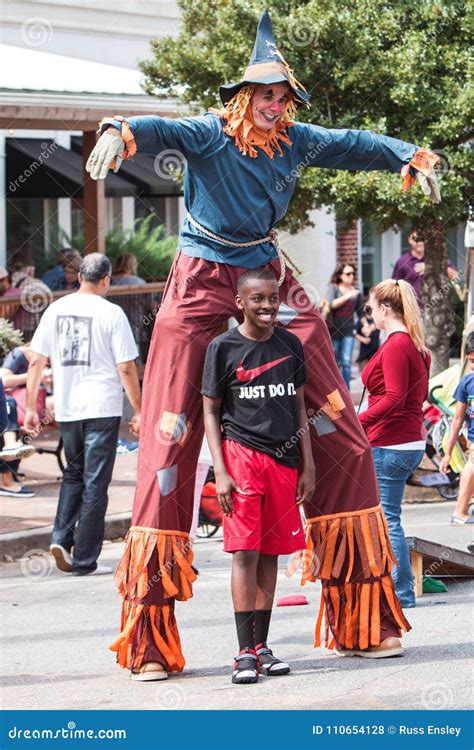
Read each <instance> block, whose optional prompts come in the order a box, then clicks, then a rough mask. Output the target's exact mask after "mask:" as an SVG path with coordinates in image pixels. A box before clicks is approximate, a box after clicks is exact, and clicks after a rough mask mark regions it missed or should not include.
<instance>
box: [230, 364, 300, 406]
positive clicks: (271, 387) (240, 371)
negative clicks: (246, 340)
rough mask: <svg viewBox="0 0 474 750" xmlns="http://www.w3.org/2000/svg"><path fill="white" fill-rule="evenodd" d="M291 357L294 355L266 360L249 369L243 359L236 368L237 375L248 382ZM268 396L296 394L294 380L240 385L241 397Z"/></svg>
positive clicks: (240, 379) (239, 379)
mask: <svg viewBox="0 0 474 750" xmlns="http://www.w3.org/2000/svg"><path fill="white" fill-rule="evenodd" d="M291 357H292V355H291V354H288V355H287V356H286V357H280V358H279V359H274V360H272V361H271V362H265V364H262V365H259V366H258V367H252V368H251V369H248V370H247V369H246V368H245V367H244V365H243V360H241V361H240V362H239V364H238V365H237V368H236V370H235V377H236V378H237V380H238V381H239V382H241V383H242V382H243V383H246V382H248V381H249V380H254V379H255V378H258V377H259V375H263V374H264V373H265V372H268V371H269V370H272V369H273V368H274V367H276V366H277V365H279V364H281V363H282V362H285V361H286V360H287V359H291ZM276 377H277V376H276ZM266 396H268V397H269V398H274V397H275V396H296V389H295V384H294V383H293V382H292V381H286V382H284V383H268V384H267V385H242V386H240V393H239V398H243V399H248V398H265V397H266Z"/></svg>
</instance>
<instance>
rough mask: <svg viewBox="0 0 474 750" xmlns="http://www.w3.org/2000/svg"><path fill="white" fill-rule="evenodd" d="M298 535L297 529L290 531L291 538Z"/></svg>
mask: <svg viewBox="0 0 474 750" xmlns="http://www.w3.org/2000/svg"><path fill="white" fill-rule="evenodd" d="M299 533H300V530H299V529H296V531H292V532H291V534H292V536H296V535H297V534H299Z"/></svg>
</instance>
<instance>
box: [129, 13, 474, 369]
mask: <svg viewBox="0 0 474 750" xmlns="http://www.w3.org/2000/svg"><path fill="white" fill-rule="evenodd" d="M178 3H179V5H180V8H181V10H182V27H181V30H180V33H179V35H178V36H177V37H176V38H170V37H165V38H162V39H159V40H155V41H153V42H152V49H153V56H152V59H150V60H148V61H145V62H143V63H142V64H141V66H140V67H141V69H142V71H143V72H144V73H145V88H146V90H147V92H148V93H150V94H154V95H159V96H169V97H176V98H180V99H181V100H182V101H184V102H187V103H189V104H190V105H191V106H192V107H193V108H195V109H196V111H200V110H202V108H203V107H204V108H207V107H208V106H210V105H213V106H215V105H216V104H217V103H218V98H217V91H218V87H219V85H220V84H221V83H227V82H231V81H238V80H239V79H240V78H241V74H242V71H243V69H244V67H245V66H246V64H247V61H248V58H249V55H250V51H251V48H252V44H253V41H254V36H255V29H256V26H257V21H258V18H259V16H260V13H261V11H262V9H263V6H262V4H261V2H258V1H257V0H232V2H231V1H230V0H206V2H204V1H203V0H178ZM266 7H268V10H269V11H270V15H271V18H272V23H273V28H274V31H275V36H276V39H277V42H278V45H279V48H280V49H281V51H282V53H283V55H284V56H285V58H286V59H287V61H288V62H289V64H290V65H291V67H292V68H293V69H294V70H295V73H296V75H297V78H298V79H299V80H300V81H302V83H303V84H304V85H305V86H306V88H307V89H308V91H310V92H311V94H312V97H313V100H312V107H311V109H310V110H300V112H299V114H298V118H299V119H301V120H302V121H306V122H312V123H315V124H319V125H322V126H324V127H334V128H346V127H347V128H363V129H372V130H374V131H376V132H378V133H382V134H386V135H392V136H395V137H398V138H402V139H403V140H406V141H409V142H412V143H415V144H417V145H420V146H425V147H427V148H430V149H432V150H435V151H437V152H438V153H439V155H440V159H441V168H440V172H439V176H440V181H441V190H442V197H443V200H442V203H441V204H439V205H434V204H432V203H431V202H430V201H429V200H428V199H427V198H425V197H424V196H423V194H422V193H421V190H420V189H419V188H418V187H416V188H412V190H411V191H409V192H402V191H401V177H400V175H392V174H388V173H378V172H359V173H353V172H345V171H340V172H338V171H334V170H325V169H303V170H302V171H301V175H300V177H299V179H298V184H297V187H296V191H295V195H294V198H293V201H292V205H291V208H290V211H289V213H288V215H287V218H286V223H285V227H286V228H287V229H289V230H290V231H293V232H294V231H297V230H299V229H300V228H301V227H302V226H304V225H305V224H307V223H308V222H309V211H310V210H311V209H313V208H318V207H321V206H323V205H326V206H334V208H335V210H336V213H337V216H338V218H339V219H342V220H347V221H350V220H351V219H353V218H354V217H359V218H364V219H367V220H370V221H376V222H378V224H379V226H380V229H381V230H382V231H383V230H386V229H388V228H390V227H398V228H399V227H401V225H402V224H406V223H411V224H412V225H413V226H414V227H416V228H420V229H422V230H423V232H424V233H425V235H426V238H427V242H426V268H425V275H424V282H423V291H422V295H423V300H424V302H425V303H428V302H429V303H430V304H426V305H425V326H426V333H427V342H428V345H429V347H430V349H431V352H432V354H433V359H434V366H433V370H434V371H439V370H440V369H443V368H444V367H446V366H447V363H448V358H449V336H450V334H451V333H452V331H453V330H454V318H453V311H452V307H451V305H450V302H449V293H448V291H447V290H449V282H448V279H447V273H446V267H447V247H446V242H445V231H446V229H447V228H448V227H449V226H453V225H456V224H458V223H459V222H460V221H464V220H465V218H466V216H467V204H468V201H469V174H470V173H471V174H472V171H471V172H470V170H472V150H470V149H469V148H468V143H469V139H470V138H472V129H470V128H469V127H468V126H467V124H466V123H472V121H473V117H472V105H473V101H474V96H473V91H472V79H470V78H469V38H470V36H471V34H472V27H473V5H472V2H471V0H466V2H449V1H445V0H417V2H410V1H409V0H397V2H395V3H386V2H385V1H384V0H359V1H358V2H356V3H354V2H353V0H337V2H334V0H307V1H306V2H305V1H304V0H303V1H302V0H293V1H290V2H287V1H285V0H270V1H269V2H268V3H267V4H266ZM471 71H472V63H471ZM470 80H471V83H470ZM433 299H437V300H438V302H437V304H433V303H432V301H433Z"/></svg>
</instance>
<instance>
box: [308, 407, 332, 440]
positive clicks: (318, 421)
mask: <svg viewBox="0 0 474 750" xmlns="http://www.w3.org/2000/svg"><path fill="white" fill-rule="evenodd" d="M311 421H312V423H313V425H314V428H315V430H316V432H317V433H318V435H319V437H322V436H323V435H329V434H330V433H331V432H336V428H335V427H334V425H333V423H332V422H331V420H330V419H329V418H328V417H327V416H326V415H325V414H321V413H319V414H316V415H315V416H314V417H313V418H312V419H311Z"/></svg>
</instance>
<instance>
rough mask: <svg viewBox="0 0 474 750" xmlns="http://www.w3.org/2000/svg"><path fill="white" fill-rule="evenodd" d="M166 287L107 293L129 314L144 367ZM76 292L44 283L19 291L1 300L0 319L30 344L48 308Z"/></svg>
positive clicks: (123, 287)
mask: <svg viewBox="0 0 474 750" xmlns="http://www.w3.org/2000/svg"><path fill="white" fill-rule="evenodd" d="M164 288H165V282H164V281H158V282H154V283H151V284H143V285H140V286H136V285H134V284H129V285H125V284H124V285H117V286H111V287H110V289H109V291H108V293H107V299H109V300H110V301H111V302H114V303H115V304H116V305H119V306H120V307H121V308H122V310H123V311H124V312H125V315H126V316H127V318H128V321H129V323H130V326H131V328H132V331H133V336H134V338H135V341H136V343H137V347H138V351H139V352H140V360H141V362H142V363H143V364H144V363H145V362H146V358H147V355H148V349H149V348H150V341H151V335H152V333H153V324H154V322H155V318H156V314H157V312H158V310H159V307H160V304H161V298H162V296H163V290H164ZM72 293H73V292H72V291H61V292H52V291H50V290H49V289H48V288H47V287H46V286H45V285H43V284H38V285H34V284H31V285H29V286H28V287H25V288H24V289H23V290H21V291H20V290H19V292H18V295H15V296H13V295H11V296H8V297H0V318H6V319H7V320H9V321H11V322H12V323H13V325H14V327H15V328H17V329H19V330H20V331H22V332H23V336H24V340H25V342H27V341H30V340H31V338H32V336H33V334H34V332H35V330H36V328H37V327H38V323H39V321H40V319H41V316H42V314H43V312H44V311H45V310H46V308H47V307H48V306H49V305H50V304H51V303H52V302H54V301H55V300H57V299H59V298H60V297H64V296H65V295H67V294H72Z"/></svg>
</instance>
